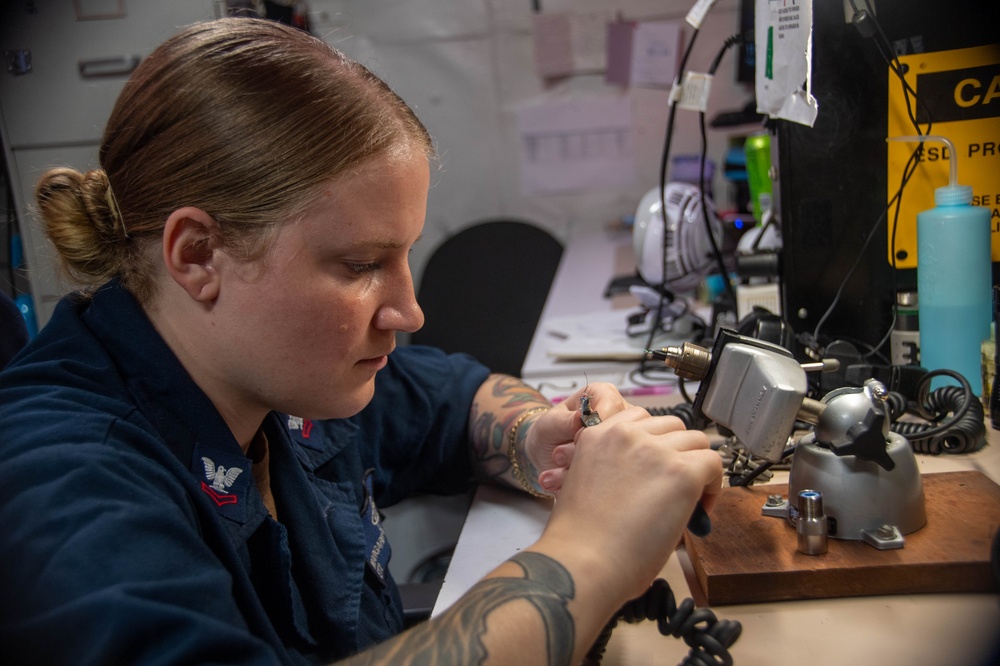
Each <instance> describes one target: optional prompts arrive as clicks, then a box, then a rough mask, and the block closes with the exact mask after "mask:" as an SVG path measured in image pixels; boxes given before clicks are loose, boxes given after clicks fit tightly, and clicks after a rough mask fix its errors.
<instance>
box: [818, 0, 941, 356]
mask: <svg viewBox="0 0 1000 666" xmlns="http://www.w3.org/2000/svg"><path fill="white" fill-rule="evenodd" d="M850 4H851V8H852V9H853V11H854V13H855V15H856V16H862V15H863V17H864V19H865V20H870V21H871V23H872V25H874V26H875V28H876V30H875V33H874V34H876V35H878V36H880V37H881V38H882V41H883V42H884V46H885V47H887V48H888V50H889V53H890V54H891V56H889V55H886V53H885V51H884V50H883V44H880V43H879V41H878V39H876V38H875V37H874V36H873V37H872V41H873V42H874V44H875V46H876V48H877V49H878V52H879V55H880V56H882V59H883V61H885V63H886V65H887V66H888V67H889V69H890V70H891V71H892V73H893V74H894V75H895V76H896V78H897V79H899V82H900V84H901V86H902V89H903V99H904V101H905V102H906V111H907V116H908V117H909V119H910V122H911V124H912V125H913V128H914V131H915V132H916V133H917V134H918V135H924V134H925V133H930V131H931V127H932V125H933V121H932V119H931V116H930V111H929V109H928V108H927V106H926V104H924V102H923V100H921V99H920V97H919V96H917V93H916V91H915V90H914V89H913V87H912V86H911V85H910V83H909V82H908V81H907V80H906V76H905V75H904V73H903V65H902V63H901V62H900V61H899V57H898V56H897V55H896V54H895V50H894V49H893V48H892V44H891V43H890V42H889V39H888V38H887V37H886V35H885V32H884V31H883V30H882V26H881V25H880V24H879V22H878V20H877V19H876V18H875V12H874V10H873V8H872V6H871V3H870V1H869V0H865V6H866V9H867V11H864V12H863V11H862V10H861V9H859V8H858V6H857V2H856V0H850ZM911 96H912V98H913V100H914V101H915V102H916V103H917V104H919V105H920V106H922V107H923V109H924V112H925V113H926V114H927V128H926V131H925V130H923V129H922V128H921V127H920V124H919V123H918V122H917V119H916V116H915V115H914V113H913V106H912V104H911V101H910V98H911ZM922 149H923V146H922V145H920V146H917V148H916V149H914V151H913V153H911V154H910V158H909V159H908V160H907V163H906V165H905V166H904V167H903V175H902V177H901V179H900V184H899V189H898V190H897V191H896V193H895V195H894V196H893V197H892V199H890V200H889V202H888V203H887V204H886V207H885V208H884V209H883V211H882V213H880V214H879V216H878V218H877V219H876V221H875V224H874V225H873V226H872V229H871V231H869V233H868V236H867V238H866V239H865V242H864V245H863V246H862V248H861V251H860V252H858V255H857V257H856V258H855V261H854V263H853V264H852V266H851V268H850V270H848V272H847V273H846V275H845V276H844V278H843V280H842V281H841V283H840V286H839V288H838V289H837V293H836V294H835V295H834V297H833V301H832V302H831V303H830V306H829V307H828V308H827V309H826V311H825V312H824V313H823V315H822V316H821V317H820V319H819V321H818V322H817V323H816V326H815V328H814V329H813V334H812V337H813V342H814V343H815V344H817V345H818V344H819V340H820V336H819V333H820V329H821V328H822V326H823V324H824V323H825V322H826V320H827V319H828V318H829V317H830V315H831V314H832V313H833V311H834V309H835V308H836V306H837V304H838V303H839V302H840V298H841V296H842V295H843V292H844V289H845V288H846V286H847V282H848V281H849V280H850V278H851V276H852V275H853V274H854V271H855V270H856V269H857V267H858V265H859V264H860V262H861V257H862V256H863V255H864V253H865V251H866V250H867V248H868V245H869V244H870V243H871V240H872V238H873V237H874V233H875V231H876V230H877V229H878V228H879V227H880V226H881V224H882V219H883V218H884V217H885V216H886V215H887V213H888V211H889V209H890V208H892V206H893V204H894V203H895V206H896V207H895V209H894V213H893V220H892V233H891V234H890V237H891V250H890V255H891V257H892V268H893V271H892V283H893V292H895V291H896V278H897V275H896V232H897V229H898V222H899V210H900V207H901V204H902V200H903V190H904V189H905V187H906V184H907V183H908V182H909V180H910V178H911V177H912V176H913V174H914V173H915V172H916V168H917V165H918V162H919V157H920V154H921V152H922ZM895 322H896V315H895V308H894V309H893V316H892V321H891V322H890V325H889V330H888V331H887V332H886V333H885V335H884V336H883V338H882V339H881V341H880V342H879V343H878V344H877V345H875V346H873V347H872V348H871V351H870V352H869V354H868V355H867V356H870V355H871V354H873V353H875V352H877V351H878V350H879V349H881V348H882V347H883V346H884V345H885V343H886V342H887V341H888V340H889V338H890V337H891V335H892V329H893V328H894V327H895Z"/></svg>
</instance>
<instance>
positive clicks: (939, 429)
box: [888, 370, 986, 455]
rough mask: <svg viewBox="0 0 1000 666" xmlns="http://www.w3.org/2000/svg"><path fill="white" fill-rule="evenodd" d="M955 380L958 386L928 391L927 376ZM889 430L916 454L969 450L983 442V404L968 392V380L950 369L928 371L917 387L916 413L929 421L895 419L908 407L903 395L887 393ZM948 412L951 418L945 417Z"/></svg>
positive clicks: (928, 377)
mask: <svg viewBox="0 0 1000 666" xmlns="http://www.w3.org/2000/svg"><path fill="white" fill-rule="evenodd" d="M942 375H945V376H948V377H952V378H954V379H956V380H957V381H958V382H959V383H960V384H961V386H942V387H941V388H938V389H935V390H934V391H930V385H931V379H933V378H934V377H938V376H942ZM888 402H889V416H890V419H891V420H892V423H891V425H890V426H889V428H890V430H892V431H893V432H895V433H897V434H900V435H902V436H904V437H906V439H907V440H909V442H910V445H911V446H912V447H913V450H914V451H916V452H917V453H926V454H930V455H939V454H941V453H953V454H957V453H972V452H973V451H978V450H979V449H980V448H982V447H983V445H984V443H985V441H986V439H985V438H986V421H985V416H986V415H985V411H984V410H983V403H982V402H980V401H979V399H978V398H977V397H976V395H975V394H974V393H973V392H972V387H971V386H970V385H969V382H968V380H966V379H965V377H963V376H962V375H961V374H959V373H957V372H954V371H952V370H934V371H933V372H928V373H927V374H926V375H925V376H924V377H923V378H921V380H920V384H918V386H917V400H916V401H915V410H916V412H917V413H918V414H919V415H920V416H921V417H923V418H924V419H926V420H927V421H929V423H924V422H917V421H896V420H895V419H897V418H898V417H899V416H902V414H903V413H905V412H906V411H907V410H908V409H909V408H910V406H909V405H908V404H907V401H906V398H904V397H903V396H901V395H899V394H896V393H894V392H890V393H889V397H888ZM949 414H952V416H951V418H947V416H948V415H949Z"/></svg>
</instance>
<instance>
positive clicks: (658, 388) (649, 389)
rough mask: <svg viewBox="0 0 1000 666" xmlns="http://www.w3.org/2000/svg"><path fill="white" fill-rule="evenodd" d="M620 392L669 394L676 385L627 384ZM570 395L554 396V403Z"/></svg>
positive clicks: (624, 394)
mask: <svg viewBox="0 0 1000 666" xmlns="http://www.w3.org/2000/svg"><path fill="white" fill-rule="evenodd" d="M618 392H619V393H621V394H622V396H623V397H626V398H628V397H632V396H637V395H669V394H671V393H673V392H674V387H673V386H672V385H670V384H651V385H649V386H625V387H619V388H618ZM568 397H569V396H568V395H557V396H556V397H554V398H552V404H553V405H555V404H558V403H560V402H562V401H563V400H565V399H566V398H568Z"/></svg>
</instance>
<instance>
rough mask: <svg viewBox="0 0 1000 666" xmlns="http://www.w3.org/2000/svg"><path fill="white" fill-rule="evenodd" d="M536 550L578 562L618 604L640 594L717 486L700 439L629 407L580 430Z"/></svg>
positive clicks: (715, 470) (713, 464)
mask: <svg viewBox="0 0 1000 666" xmlns="http://www.w3.org/2000/svg"><path fill="white" fill-rule="evenodd" d="M575 444H576V450H575V453H574V456H573V463H572V465H571V466H570V468H569V469H568V471H567V474H566V478H565V482H564V484H563V486H562V489H561V490H560V492H559V497H558V501H557V502H556V504H555V507H554V508H553V511H552V516H551V518H550V520H549V523H548V525H547V527H546V529H545V532H544V534H543V536H542V537H541V539H540V540H539V542H538V543H537V544H536V546H537V548H538V549H539V550H543V551H546V552H549V548H554V549H556V551H558V552H551V554H552V555H553V556H555V557H557V558H560V559H562V558H563V557H564V556H567V555H568V556H569V557H584V558H586V559H587V561H588V563H589V564H588V566H590V567H592V568H596V571H595V572H594V573H595V575H598V576H603V577H606V581H605V582H606V584H607V585H608V586H609V587H608V590H607V591H608V593H612V594H616V595H618V598H619V599H620V601H621V602H622V603H624V602H625V601H627V600H629V599H631V598H634V597H636V596H638V595H639V594H641V593H642V592H643V591H644V590H645V589H646V587H647V586H648V585H649V584H650V583H651V582H652V581H653V579H654V578H655V577H656V576H657V574H659V572H660V570H661V569H662V568H663V566H664V564H666V561H667V559H668V558H669V557H670V554H671V553H672V552H673V550H674V548H675V547H676V545H677V543H678V542H679V541H680V539H681V536H682V534H683V532H684V528H685V525H686V524H687V521H688V519H689V518H690V516H691V514H692V512H693V511H694V508H695V506H696V505H697V503H698V502H699V501H701V503H702V505H703V506H704V507H705V509H706V510H710V509H711V507H712V505H713V504H714V500H715V496H716V495H717V494H718V492H719V491H720V489H721V485H722V460H721V458H720V457H719V455H718V454H717V453H715V452H714V451H712V450H711V449H710V448H709V442H708V438H707V437H706V436H705V434H704V433H703V432H700V431H697V430H685V429H684V426H683V424H682V423H681V422H680V420H679V419H675V418H672V417H653V416H650V415H649V414H648V412H646V410H645V409H643V408H641V407H630V408H628V409H626V410H624V411H622V412H619V413H617V414H615V415H613V416H610V417H609V418H607V419H605V420H604V422H603V423H601V424H599V425H596V426H592V427H589V428H582V429H581V430H580V431H579V432H578V433H577V436H576V442H575Z"/></svg>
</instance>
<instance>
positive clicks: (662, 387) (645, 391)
mask: <svg viewBox="0 0 1000 666" xmlns="http://www.w3.org/2000/svg"><path fill="white" fill-rule="evenodd" d="M618 392H619V393H621V394H622V395H623V396H625V397H629V396H633V395H669V394H670V393H673V392H674V387H673V386H671V385H669V384H651V385H649V386H626V387H625V388H620V389H618Z"/></svg>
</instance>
